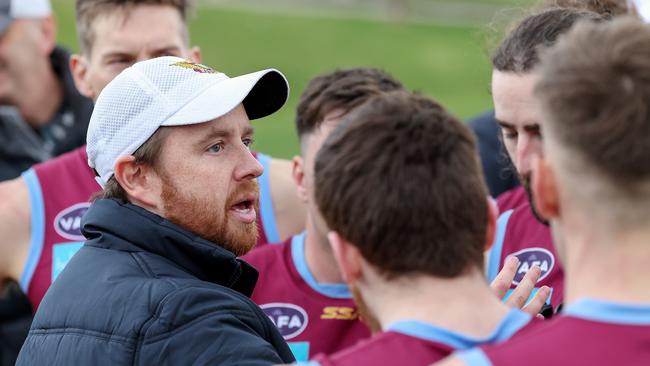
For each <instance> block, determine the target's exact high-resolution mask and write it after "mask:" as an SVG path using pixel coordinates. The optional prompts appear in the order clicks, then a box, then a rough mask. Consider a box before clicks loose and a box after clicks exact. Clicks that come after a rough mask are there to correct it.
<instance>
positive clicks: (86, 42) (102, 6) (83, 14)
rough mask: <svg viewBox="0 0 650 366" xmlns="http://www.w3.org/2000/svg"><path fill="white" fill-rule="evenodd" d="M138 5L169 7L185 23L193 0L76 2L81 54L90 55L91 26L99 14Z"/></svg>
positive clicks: (97, 0) (77, 0) (93, 36)
mask: <svg viewBox="0 0 650 366" xmlns="http://www.w3.org/2000/svg"><path fill="white" fill-rule="evenodd" d="M138 5H160V6H171V7H173V8H174V9H176V10H178V13H179V14H180V16H181V18H182V19H183V22H187V17H188V14H189V12H190V11H191V9H192V7H193V0H76V6H75V9H76V19H77V37H78V40H79V49H80V51H81V53H84V54H90V52H91V50H92V46H93V43H94V42H95V33H94V31H93V28H92V24H93V22H94V21H95V19H97V17H98V16H99V15H100V14H106V13H108V12H112V11H115V10H116V9H121V10H128V9H130V8H132V7H134V6H138ZM185 33H186V34H184V35H183V36H184V38H185V40H186V42H189V40H188V34H187V30H185Z"/></svg>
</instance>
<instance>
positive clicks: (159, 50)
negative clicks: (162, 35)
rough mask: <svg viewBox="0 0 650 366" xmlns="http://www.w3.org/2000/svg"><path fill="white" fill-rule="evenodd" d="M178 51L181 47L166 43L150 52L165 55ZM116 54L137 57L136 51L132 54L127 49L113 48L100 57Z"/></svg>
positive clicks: (105, 57) (109, 56)
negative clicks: (166, 44)
mask: <svg viewBox="0 0 650 366" xmlns="http://www.w3.org/2000/svg"><path fill="white" fill-rule="evenodd" d="M180 52H181V49H180V48H179V47H178V46H175V45H168V46H163V47H159V48H156V49H154V50H153V51H152V53H153V54H154V55H165V56H167V55H172V54H173V53H180ZM117 56H119V57H127V58H136V57H137V52H136V54H134V53H133V52H131V51H128V50H120V49H118V50H113V51H109V52H107V53H104V54H103V55H101V58H103V59H107V58H111V57H117Z"/></svg>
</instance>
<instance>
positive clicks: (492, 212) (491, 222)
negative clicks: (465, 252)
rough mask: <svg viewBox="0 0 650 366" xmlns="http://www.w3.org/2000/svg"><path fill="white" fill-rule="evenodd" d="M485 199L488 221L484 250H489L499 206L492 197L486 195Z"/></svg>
mask: <svg viewBox="0 0 650 366" xmlns="http://www.w3.org/2000/svg"><path fill="white" fill-rule="evenodd" d="M487 200H488V222H487V230H486V232H485V251H488V250H490V248H492V244H494V237H495V235H496V232H497V219H498V217H499V208H498V206H497V203H496V201H495V200H494V198H492V197H489V196H488V198H487Z"/></svg>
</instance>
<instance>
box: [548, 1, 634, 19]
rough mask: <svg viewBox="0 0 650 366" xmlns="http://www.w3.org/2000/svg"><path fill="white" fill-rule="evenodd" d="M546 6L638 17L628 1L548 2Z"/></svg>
mask: <svg viewBox="0 0 650 366" xmlns="http://www.w3.org/2000/svg"><path fill="white" fill-rule="evenodd" d="M544 6H545V7H547V8H550V7H560V8H576V9H584V10H590V11H593V12H595V13H598V14H601V15H611V16H618V15H638V13H637V11H636V8H635V7H634V5H632V3H631V2H630V1H628V0H546V1H544Z"/></svg>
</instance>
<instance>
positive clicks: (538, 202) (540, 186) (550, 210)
mask: <svg viewBox="0 0 650 366" xmlns="http://www.w3.org/2000/svg"><path fill="white" fill-rule="evenodd" d="M531 189H532V192H533V198H534V200H535V206H536V207H537V211H538V212H539V214H540V215H542V217H544V218H545V219H546V220H549V221H550V220H552V219H554V218H556V217H558V216H559V214H560V202H559V192H558V185H557V179H556V178H555V173H554V171H553V168H552V167H551V166H550V165H549V164H548V162H547V161H546V160H544V158H540V157H535V158H534V159H533V174H532V183H531Z"/></svg>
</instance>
